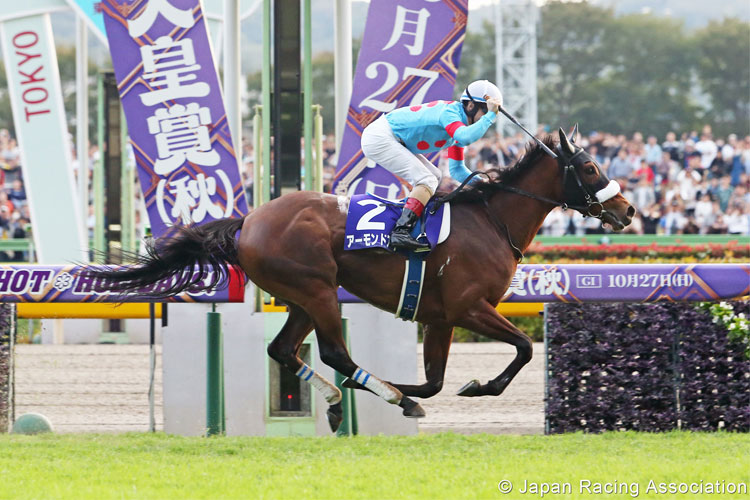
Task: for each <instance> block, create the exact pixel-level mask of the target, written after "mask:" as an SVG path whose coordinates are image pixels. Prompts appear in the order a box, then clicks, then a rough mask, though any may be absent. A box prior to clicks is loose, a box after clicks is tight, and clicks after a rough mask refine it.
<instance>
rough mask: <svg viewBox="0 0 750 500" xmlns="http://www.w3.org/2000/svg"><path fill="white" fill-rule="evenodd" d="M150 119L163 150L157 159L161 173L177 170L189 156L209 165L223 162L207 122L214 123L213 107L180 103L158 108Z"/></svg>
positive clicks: (195, 160) (151, 128)
mask: <svg viewBox="0 0 750 500" xmlns="http://www.w3.org/2000/svg"><path fill="white" fill-rule="evenodd" d="M147 122H148V131H149V132H150V133H151V134H153V135H154V138H155V139H156V147H157V150H158V152H159V158H158V159H157V160H156V161H155V162H154V171H155V172H156V173H157V174H159V175H168V174H170V173H172V172H174V171H175V170H177V169H178V168H180V166H182V164H183V163H184V162H185V160H186V159H187V160H188V161H191V162H193V163H195V164H197V165H202V166H209V167H212V166H214V165H217V164H218V163H219V160H220V157H219V154H218V153H217V152H216V151H214V150H213V149H212V147H211V137H210V134H209V130H208V126H207V125H209V124H211V111H210V110H209V109H208V108H204V107H199V106H198V104H197V103H194V102H193V103H190V104H188V105H187V106H183V105H182V104H176V105H174V106H172V107H171V108H169V109H166V108H159V109H157V110H156V111H155V112H154V115H153V116H150V117H149V118H148V119H147Z"/></svg>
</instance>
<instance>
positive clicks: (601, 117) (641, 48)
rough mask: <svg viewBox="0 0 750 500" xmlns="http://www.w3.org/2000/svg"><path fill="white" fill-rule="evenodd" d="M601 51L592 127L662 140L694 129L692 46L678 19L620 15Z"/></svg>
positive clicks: (611, 25)
mask: <svg viewBox="0 0 750 500" xmlns="http://www.w3.org/2000/svg"><path fill="white" fill-rule="evenodd" d="M603 48H604V49H605V52H606V53H607V54H608V57H607V67H606V68H605V69H604V71H603V72H602V75H601V78H600V79H599V81H598V82H597V83H596V85H595V92H594V97H595V100H594V101H593V104H594V106H592V107H591V109H590V110H589V111H590V113H591V115H592V118H593V119H594V123H592V124H591V126H594V127H599V128H600V129H602V130H607V131H611V132H614V133H627V134H630V133H633V132H635V131H640V132H643V133H644V134H656V135H658V136H661V137H663V136H664V135H665V134H666V133H667V132H668V131H670V130H680V129H686V128H692V127H694V126H695V117H696V113H697V111H698V108H697V105H696V104H695V103H694V99H693V97H692V96H691V92H692V85H691V81H692V68H693V61H694V46H693V44H692V43H691V42H690V40H689V38H688V37H687V36H686V34H685V30H684V27H683V24H682V22H681V21H678V20H674V19H670V18H664V17H656V16H653V15H649V14H646V15H641V14H636V15H630V16H623V17H618V18H617V19H615V21H614V22H613V23H611V24H610V27H609V29H608V31H607V33H606V36H605V39H604V43H603Z"/></svg>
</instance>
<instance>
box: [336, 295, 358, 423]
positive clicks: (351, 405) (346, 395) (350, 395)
mask: <svg viewBox="0 0 750 500" xmlns="http://www.w3.org/2000/svg"><path fill="white" fill-rule="evenodd" d="M339 308H340V307H339ZM341 332H342V335H343V337H344V342H345V343H346V347H347V349H349V319H348V318H341ZM335 373H336V387H338V388H339V389H340V390H341V410H342V411H343V414H344V419H343V420H342V422H341V425H340V426H339V429H338V430H337V431H336V436H338V437H341V436H352V435H356V434H357V433H358V430H359V429H358V427H357V408H356V402H355V399H354V389H348V388H346V387H343V386H342V385H341V384H343V383H344V380H346V377H345V376H344V375H342V374H341V373H339V372H335Z"/></svg>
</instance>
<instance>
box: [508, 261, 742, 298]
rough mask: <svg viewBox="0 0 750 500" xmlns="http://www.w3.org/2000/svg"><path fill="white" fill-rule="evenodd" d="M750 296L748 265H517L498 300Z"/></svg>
mask: <svg viewBox="0 0 750 500" xmlns="http://www.w3.org/2000/svg"><path fill="white" fill-rule="evenodd" d="M746 295H750V264H619V265H618V264H615V265H612V264H540V265H523V266H518V269H517V270H516V274H515V276H514V277H513V281H512V283H511V285H510V288H509V289H508V293H507V294H506V296H505V297H504V298H503V302H657V301H660V300H670V301H679V302H700V301H714V300H725V299H736V298H739V297H743V296H746Z"/></svg>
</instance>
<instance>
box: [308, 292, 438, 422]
mask: <svg viewBox="0 0 750 500" xmlns="http://www.w3.org/2000/svg"><path fill="white" fill-rule="evenodd" d="M321 295H322V294H319V295H318V297H317V298H316V299H314V300H313V301H311V302H310V303H309V304H306V311H307V312H308V314H310V316H311V317H312V319H313V322H314V323H315V334H316V336H317V338H318V348H319V349H320V359H322V360H323V362H324V363H325V364H327V365H328V366H330V367H331V368H333V369H334V370H336V371H338V372H339V373H341V374H342V375H344V376H347V377H349V378H351V379H352V380H354V381H355V382H358V383H359V384H361V385H363V386H364V387H365V388H366V389H368V390H369V391H371V392H373V393H374V394H376V395H378V396H380V397H381V398H383V399H384V400H386V401H387V402H389V403H391V404H395V405H398V406H400V407H401V408H402V409H403V414H404V415H405V416H407V417H422V416H424V415H425V413H424V410H423V409H422V407H421V406H419V404H418V403H416V402H415V401H412V400H411V399H409V398H408V397H406V396H404V395H403V393H401V391H399V390H398V389H396V388H395V387H393V386H392V385H391V384H389V383H387V382H384V381H383V380H381V379H379V378H378V377H376V376H374V375H372V374H371V373H368V372H366V371H365V370H363V369H362V368H360V367H359V366H357V364H356V363H354V361H352V359H351V357H350V356H349V352H348V351H347V349H346V344H345V343H344V337H343V335H342V332H341V314H340V312H339V309H338V299H337V297H336V294H335V290H334V291H333V293H332V294H331V296H330V297H322V296H321Z"/></svg>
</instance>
